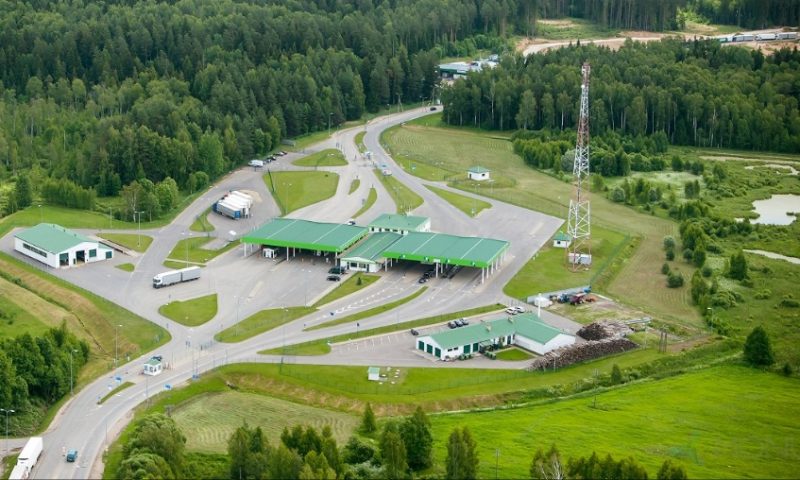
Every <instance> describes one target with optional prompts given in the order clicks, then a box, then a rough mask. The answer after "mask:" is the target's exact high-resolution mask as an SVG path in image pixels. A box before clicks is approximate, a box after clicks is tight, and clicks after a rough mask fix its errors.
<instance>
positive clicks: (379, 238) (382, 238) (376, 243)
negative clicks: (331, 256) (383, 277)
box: [340, 232, 403, 273]
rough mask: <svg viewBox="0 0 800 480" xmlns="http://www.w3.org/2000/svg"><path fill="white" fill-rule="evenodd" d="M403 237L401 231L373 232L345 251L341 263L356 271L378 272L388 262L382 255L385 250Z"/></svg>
mask: <svg viewBox="0 0 800 480" xmlns="http://www.w3.org/2000/svg"><path fill="white" fill-rule="evenodd" d="M401 238H403V235H401V234H399V233H393V232H379V233H373V234H372V235H370V236H369V237H367V238H366V239H365V240H363V241H362V242H361V243H359V244H358V245H356V246H355V247H353V248H351V249H350V250H349V251H347V252H346V253H343V254H342V256H341V258H340V265H342V266H345V267H347V269H348V270H353V271H355V272H367V273H375V272H378V271H380V269H381V267H383V265H384V263H386V259H385V258H383V256H382V254H383V252H384V250H386V249H387V248H389V247H390V246H391V245H393V244H394V243H395V242H396V241H398V240H400V239H401Z"/></svg>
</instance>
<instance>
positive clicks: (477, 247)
mask: <svg viewBox="0 0 800 480" xmlns="http://www.w3.org/2000/svg"><path fill="white" fill-rule="evenodd" d="M508 245H509V244H508V242H507V241H505V240H495V239H492V238H481V237H459V236H456V235H447V234H444V233H429V232H409V234H408V235H406V236H404V237H403V238H401V239H400V240H398V241H397V242H395V243H393V244H392V245H390V246H389V247H388V248H387V249H386V250H385V251H384V252H383V256H384V257H385V258H393V259H397V260H414V261H418V262H423V263H437V262H438V263H443V264H446V265H447V264H452V265H461V266H463V267H478V268H484V267H488V266H489V265H491V263H492V262H493V261H494V260H495V259H496V258H497V257H498V256H499V255H500V254H501V253H503V252H504V251H505V250H506V249H507V248H508Z"/></svg>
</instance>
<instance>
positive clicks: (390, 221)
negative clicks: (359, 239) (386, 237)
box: [367, 213, 431, 235]
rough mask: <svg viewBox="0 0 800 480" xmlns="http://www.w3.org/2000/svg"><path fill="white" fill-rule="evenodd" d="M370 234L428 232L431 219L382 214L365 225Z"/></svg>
mask: <svg viewBox="0 0 800 480" xmlns="http://www.w3.org/2000/svg"><path fill="white" fill-rule="evenodd" d="M367 227H368V228H369V231H370V232H373V233H378V232H393V233H399V234H400V235H406V234H408V232H430V231H431V219H430V218H428V217H415V216H413V215H400V214H396V213H384V214H382V215H380V216H379V217H378V218H376V219H375V220H373V221H371V222H370V223H369V225H367Z"/></svg>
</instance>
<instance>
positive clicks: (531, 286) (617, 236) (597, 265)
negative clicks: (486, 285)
mask: <svg viewBox="0 0 800 480" xmlns="http://www.w3.org/2000/svg"><path fill="white" fill-rule="evenodd" d="M625 242H626V237H625V236H624V235H622V234H621V233H618V232H615V231H613V230H608V229H605V228H601V227H594V228H592V243H591V245H592V262H593V266H592V267H591V268H590V269H588V270H579V271H577V272H573V271H572V269H571V268H570V267H568V266H567V264H566V260H567V258H566V255H567V251H566V249H563V248H558V247H553V244H552V241H550V240H548V242H547V244H546V245H545V246H544V247H543V248H542V249H541V250H539V252H538V253H537V254H536V255H534V256H533V258H531V259H530V260H528V262H527V263H525V266H523V267H522V268H521V269H520V271H519V272H517V274H516V275H514V277H513V278H512V279H511V281H509V282H508V283H507V284H506V286H505V288H504V289H503V291H504V292H505V293H506V294H507V295H509V296H511V297H514V298H519V299H525V298H527V297H528V296H530V295H536V294H538V293H542V292H550V291H553V290H560V289H564V288H573V287H579V286H583V285H590V284H591V283H592V279H593V278H594V277H595V275H596V274H597V273H598V272H600V271H601V270H602V268H603V267H604V266H605V265H607V264H608V262H609V261H610V260H611V259H612V257H613V256H614V255H615V254H617V253H619V251H620V247H621V246H622V245H624V243H625Z"/></svg>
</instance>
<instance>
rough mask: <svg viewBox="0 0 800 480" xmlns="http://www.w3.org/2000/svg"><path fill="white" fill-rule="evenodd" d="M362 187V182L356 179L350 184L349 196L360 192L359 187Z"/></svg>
mask: <svg viewBox="0 0 800 480" xmlns="http://www.w3.org/2000/svg"><path fill="white" fill-rule="evenodd" d="M359 186H361V180H360V179H358V178H356V179H354V180H353V181H352V182H350V191H349V192H347V194H348V195H352V194H353V192H355V191H356V190H358V187H359Z"/></svg>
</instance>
